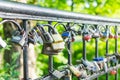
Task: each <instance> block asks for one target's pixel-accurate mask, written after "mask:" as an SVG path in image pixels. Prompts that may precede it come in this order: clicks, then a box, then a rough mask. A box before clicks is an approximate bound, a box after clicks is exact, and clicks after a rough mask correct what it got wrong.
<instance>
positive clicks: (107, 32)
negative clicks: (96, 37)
mask: <svg viewBox="0 0 120 80" xmlns="http://www.w3.org/2000/svg"><path fill="white" fill-rule="evenodd" d="M100 37H101V38H100V39H101V40H102V41H106V40H107V39H108V38H109V31H108V30H106V31H105V32H100Z"/></svg>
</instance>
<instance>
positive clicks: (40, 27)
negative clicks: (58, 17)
mask: <svg viewBox="0 0 120 80" xmlns="http://www.w3.org/2000/svg"><path fill="white" fill-rule="evenodd" d="M45 26H47V27H48V28H50V29H51V30H52V31H53V32H54V33H58V32H56V30H55V28H53V27H52V25H50V24H43V25H40V24H37V27H38V28H39V29H41V31H42V32H46V31H45V29H44V27H45ZM51 30H50V32H51Z"/></svg>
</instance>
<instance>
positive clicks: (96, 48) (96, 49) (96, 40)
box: [95, 25, 99, 80]
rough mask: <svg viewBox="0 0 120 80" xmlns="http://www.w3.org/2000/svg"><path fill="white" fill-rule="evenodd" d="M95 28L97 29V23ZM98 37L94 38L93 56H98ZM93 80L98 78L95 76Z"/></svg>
mask: <svg viewBox="0 0 120 80" xmlns="http://www.w3.org/2000/svg"><path fill="white" fill-rule="evenodd" d="M95 27H96V29H97V25H95ZM98 55H99V54H98V38H95V58H98ZM95 80H98V78H96V79H95Z"/></svg>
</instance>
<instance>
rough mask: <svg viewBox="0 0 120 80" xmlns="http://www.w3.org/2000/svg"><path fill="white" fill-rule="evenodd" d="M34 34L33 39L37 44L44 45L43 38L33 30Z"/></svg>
mask: <svg viewBox="0 0 120 80" xmlns="http://www.w3.org/2000/svg"><path fill="white" fill-rule="evenodd" d="M32 33H33V38H34V40H35V42H36V43H39V44H43V40H42V38H41V36H39V35H38V33H37V32H36V30H35V29H33V30H32Z"/></svg>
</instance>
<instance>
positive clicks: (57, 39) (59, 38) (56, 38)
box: [50, 28, 63, 43]
mask: <svg viewBox="0 0 120 80" xmlns="http://www.w3.org/2000/svg"><path fill="white" fill-rule="evenodd" d="M50 34H51V36H52V38H53V42H54V43H57V42H63V38H62V36H61V35H60V34H59V33H58V31H57V30H56V29H55V28H53V31H52V32H51V33H50Z"/></svg>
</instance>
